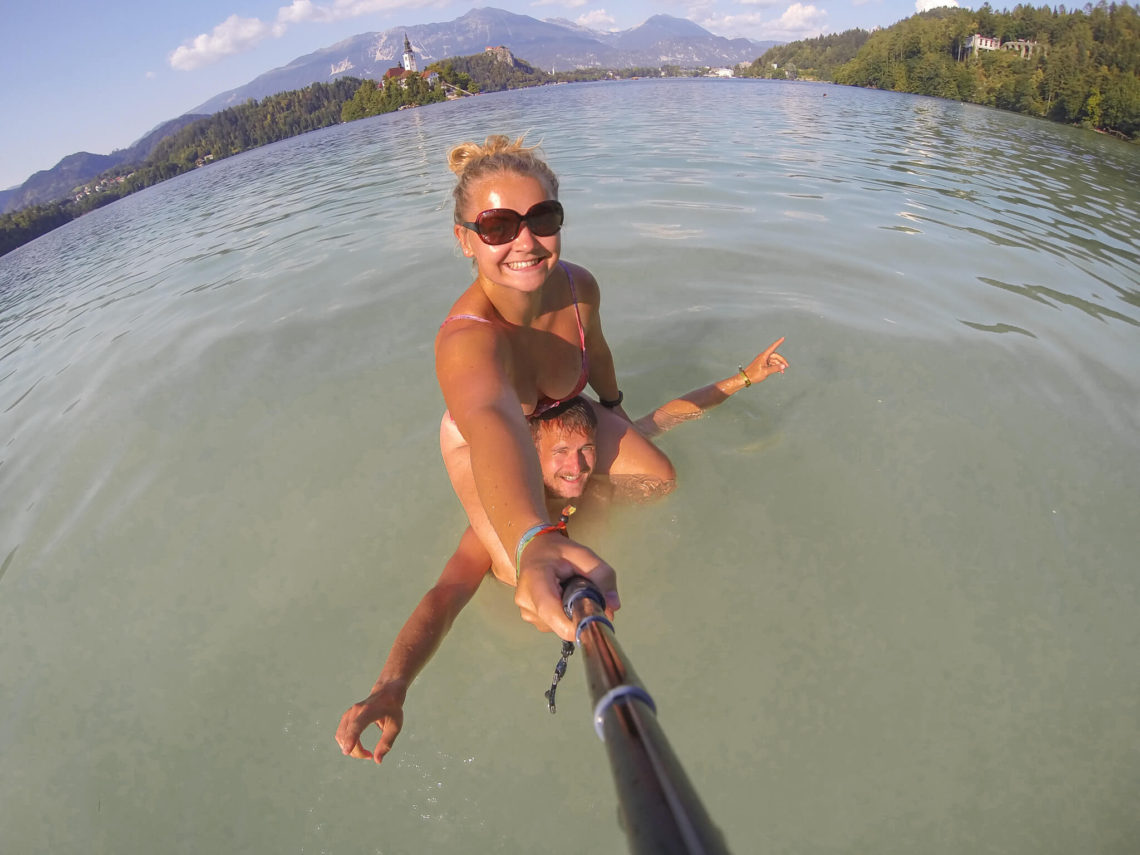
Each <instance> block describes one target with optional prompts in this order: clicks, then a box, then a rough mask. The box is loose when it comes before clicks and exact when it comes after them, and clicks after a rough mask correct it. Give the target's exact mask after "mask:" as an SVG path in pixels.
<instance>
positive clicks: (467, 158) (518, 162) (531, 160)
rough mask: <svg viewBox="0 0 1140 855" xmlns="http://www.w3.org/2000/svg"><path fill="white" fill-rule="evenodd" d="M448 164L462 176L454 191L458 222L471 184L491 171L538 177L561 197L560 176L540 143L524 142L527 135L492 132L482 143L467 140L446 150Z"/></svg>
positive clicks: (491, 173)
mask: <svg viewBox="0 0 1140 855" xmlns="http://www.w3.org/2000/svg"><path fill="white" fill-rule="evenodd" d="M447 165H448V167H449V168H450V169H451V171H452V172H454V173H455V174H456V175H458V176H459V180H458V181H456V183H455V189H454V190H452V191H451V195H452V196H453V197H454V198H455V222H457V223H460V222H463V215H462V213H461V211H462V209H463V208H464V207H465V206H466V204H467V196H468V194H469V193H470V192H471V186H472V185H473V184H475V183H476V182H477V181H481V180H482V179H484V178H488V177H490V176H492V175H499V174H502V173H504V172H511V173H514V174H516V175H529V176H531V177H533V178H537V179H538V180H539V181H541V182H542V183H543V184H545V185H546V186H547V189H549V190H550V194H551V197H552V198H554V199H557V198H558V177H557V176H556V175H555V174H554V171H553V170H552V169H551V168H550V167H549V166H547V165H546V161H545V160H543V159H542V158H541V157H540V156H539V155H538V146H537V145H532V146H527V145H524V137H518V138H517V139H515V140H511V139H510V138H509V137H506V136H504V135H503V134H492V135H491V136H489V137H487V139H486V141H485V142H483V143H482V144H480V143H475V142H464V143H460V144H459V145H457V146H455V147H454V148H453V149H451V151H449V152H448V153H447Z"/></svg>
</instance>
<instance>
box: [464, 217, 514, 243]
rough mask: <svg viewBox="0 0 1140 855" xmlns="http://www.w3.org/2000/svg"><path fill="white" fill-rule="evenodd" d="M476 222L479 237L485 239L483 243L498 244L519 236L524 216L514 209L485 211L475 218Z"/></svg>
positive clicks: (508, 241)
mask: <svg viewBox="0 0 1140 855" xmlns="http://www.w3.org/2000/svg"><path fill="white" fill-rule="evenodd" d="M475 222H476V224H477V225H478V227H479V228H478V232H479V237H481V238H482V239H483V243H486V244H490V245H491V246H498V245H499V244H502V243H510V242H511V241H513V240H514V239H515V238H516V237H518V235H519V227H520V226H521V225H522V217H520V216H519V215H518V214H516V213H515V212H514V211H507V210H496V211H484V212H483V213H481V214H480V215H479V216H478V217H476V218H475Z"/></svg>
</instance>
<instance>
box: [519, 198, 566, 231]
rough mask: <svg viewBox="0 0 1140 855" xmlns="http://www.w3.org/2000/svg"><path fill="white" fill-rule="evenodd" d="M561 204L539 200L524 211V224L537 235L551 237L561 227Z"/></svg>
mask: <svg viewBox="0 0 1140 855" xmlns="http://www.w3.org/2000/svg"><path fill="white" fill-rule="evenodd" d="M562 216H563V214H562V206H561V205H560V204H559V203H558V202H554V201H550V202H539V203H538V204H537V205H535V206H534V207H533V208H531V209H530V210H529V211H527V212H526V225H527V228H528V229H530V230H531V231H532V232H533V233H534V234H536V235H538V236H539V237H551V236H552V235H556V234H558V230H559V229H561V228H562Z"/></svg>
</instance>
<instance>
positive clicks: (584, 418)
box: [528, 395, 598, 441]
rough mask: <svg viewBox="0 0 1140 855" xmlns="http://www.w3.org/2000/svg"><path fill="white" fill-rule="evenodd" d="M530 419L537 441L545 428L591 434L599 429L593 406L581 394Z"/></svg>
mask: <svg viewBox="0 0 1140 855" xmlns="http://www.w3.org/2000/svg"><path fill="white" fill-rule="evenodd" d="M528 421H529V422H530V436H531V439H533V440H535V441H537V440H538V437H539V435H540V434H541V433H542V432H543V431H545V430H560V431H562V432H563V433H582V434H587V435H589V434H593V433H595V432H596V431H597V429H598V417H597V416H596V415H594V409H593V407H591V406H590V404H589V402H588V401H587V400H586V399H585V398H583V397H582V396H581V395H576V396H574V397H573V398H570V399H568V400H565V401H563V402H562V403H560V404H557V405H555V406H553V407H551V408H550V409H549V410H547V411H546V412H544V413H542V414H540V415H538V416H535V417H534V418H531V419H528Z"/></svg>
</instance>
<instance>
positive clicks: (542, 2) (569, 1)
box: [530, 0, 590, 9]
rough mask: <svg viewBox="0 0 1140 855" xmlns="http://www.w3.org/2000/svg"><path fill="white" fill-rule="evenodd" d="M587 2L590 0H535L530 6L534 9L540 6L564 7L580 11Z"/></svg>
mask: <svg viewBox="0 0 1140 855" xmlns="http://www.w3.org/2000/svg"><path fill="white" fill-rule="evenodd" d="M589 2H590V0H535V2H533V3H531V4H530V5H531V6H534V7H535V8H539V7H542V6H564V7H566V8H567V9H581V8H582V7H583V6H585V5H586V4H587V3H589Z"/></svg>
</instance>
